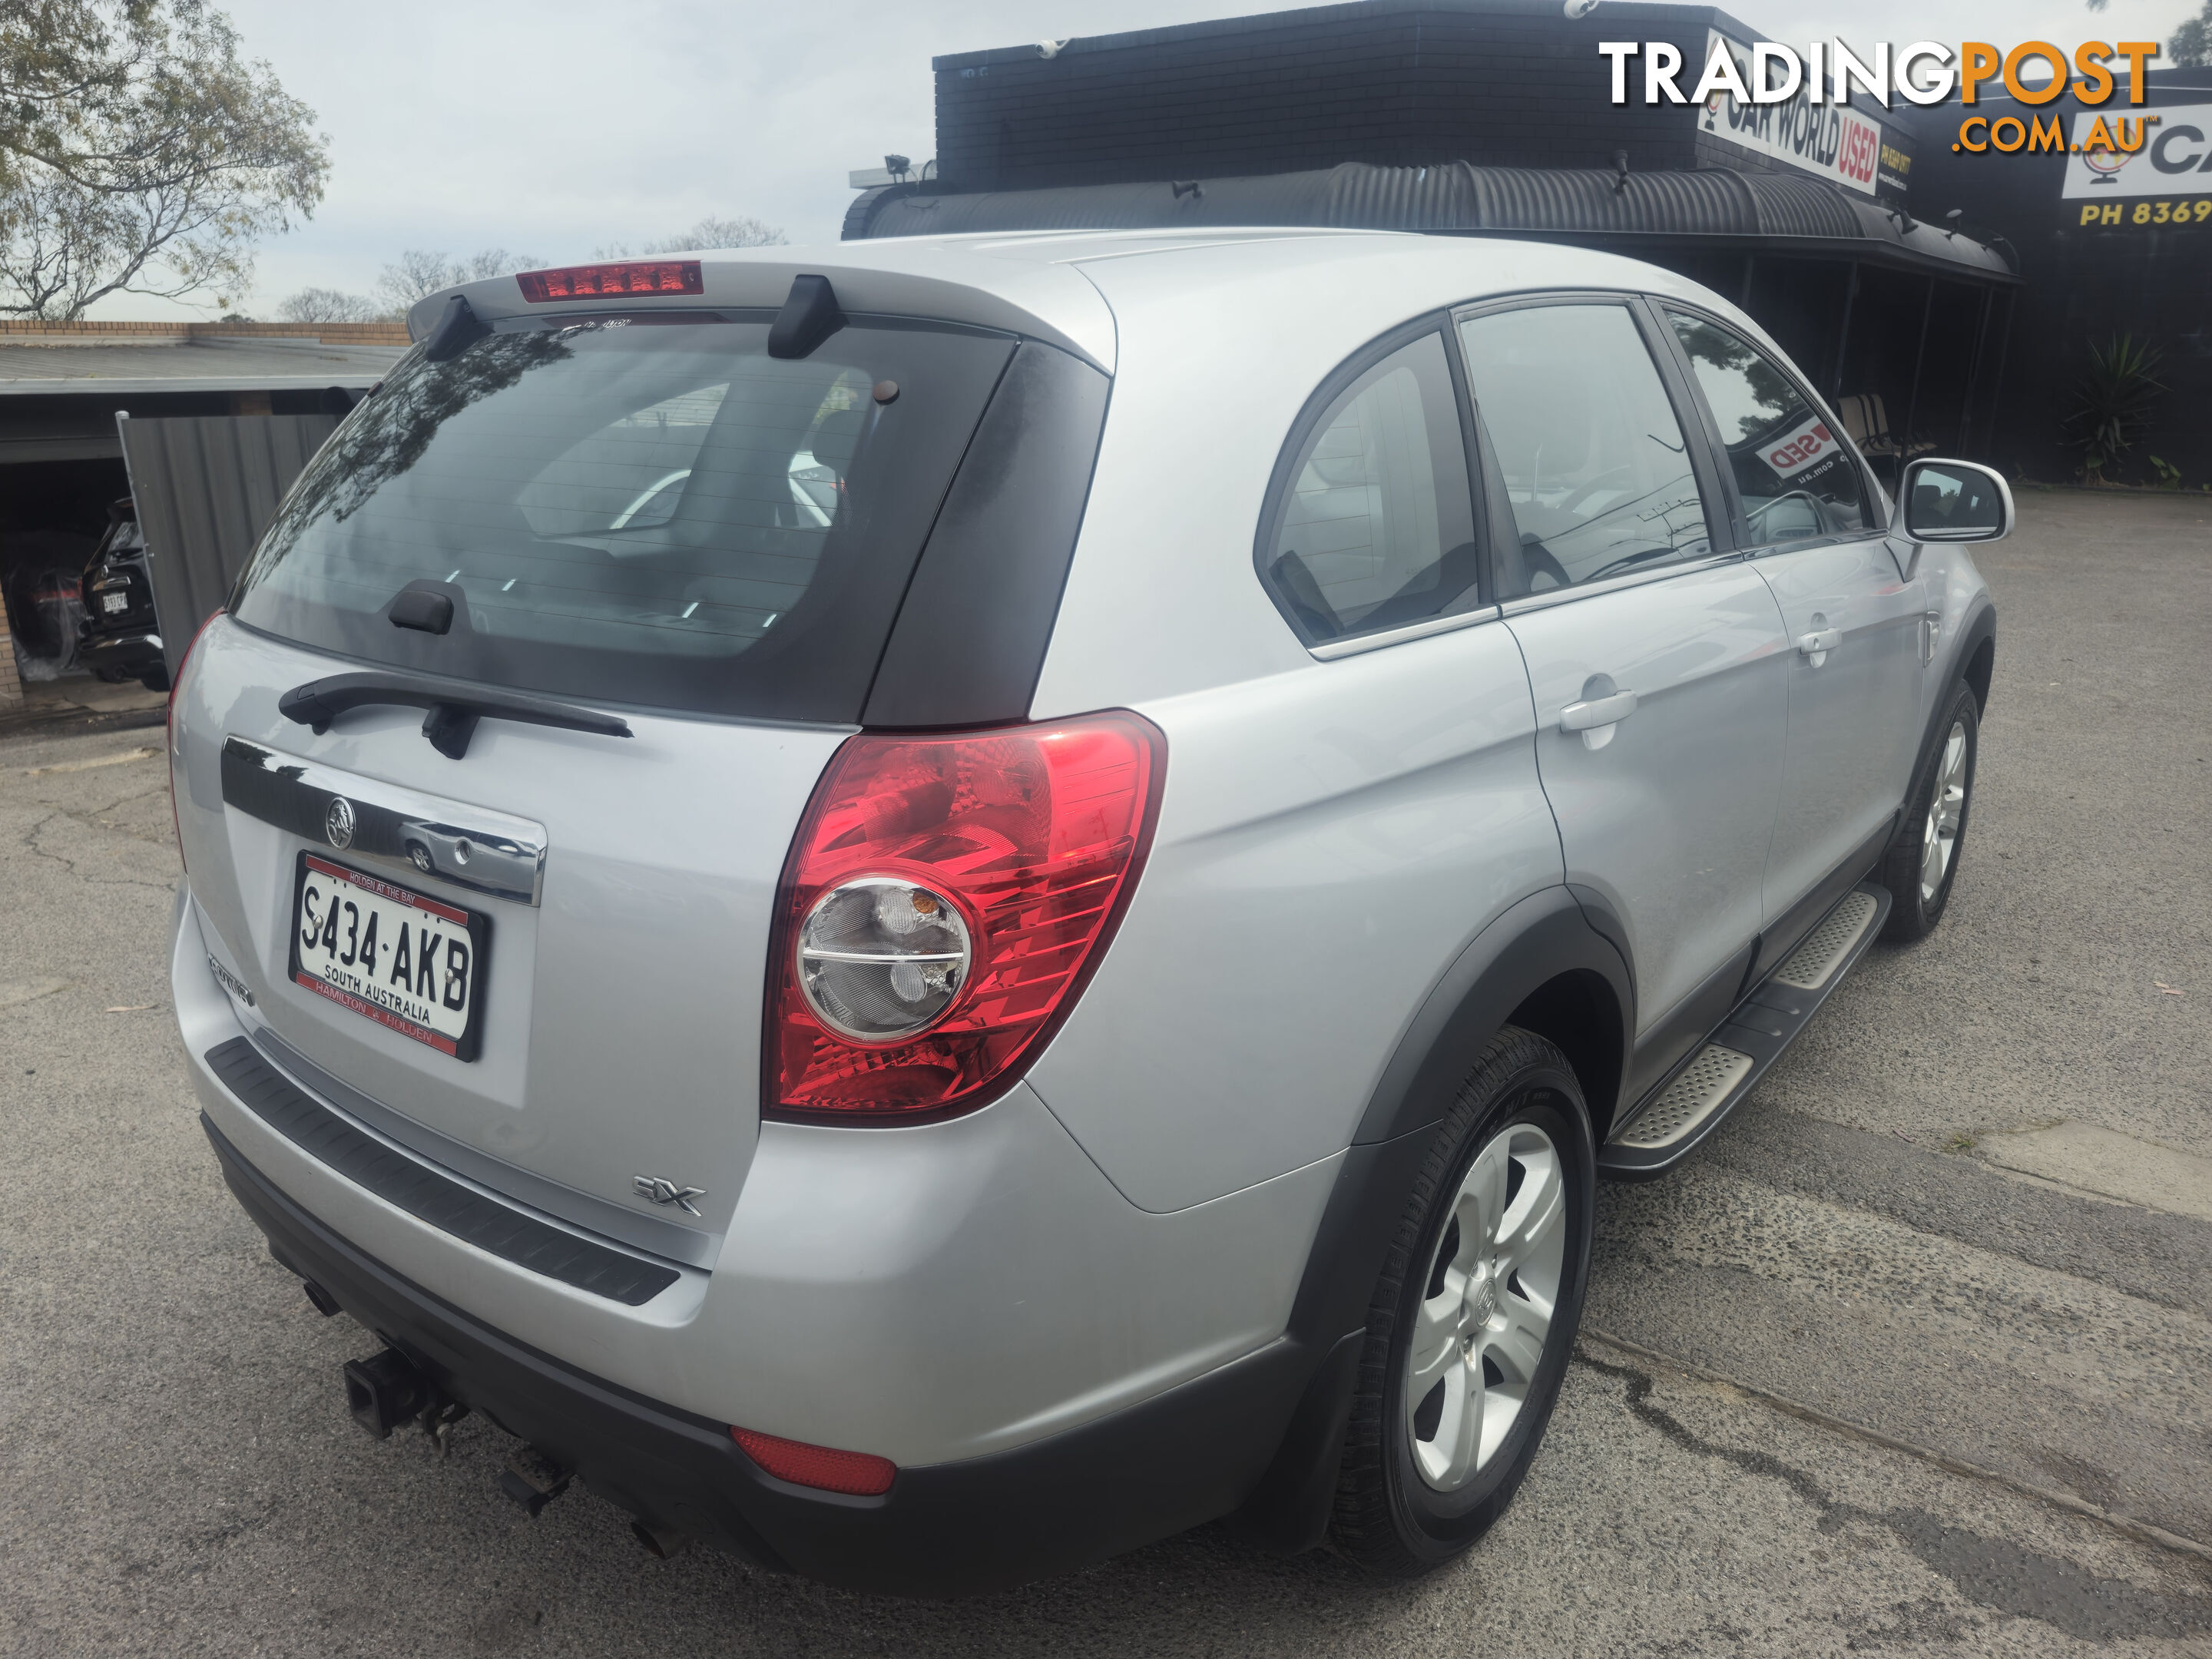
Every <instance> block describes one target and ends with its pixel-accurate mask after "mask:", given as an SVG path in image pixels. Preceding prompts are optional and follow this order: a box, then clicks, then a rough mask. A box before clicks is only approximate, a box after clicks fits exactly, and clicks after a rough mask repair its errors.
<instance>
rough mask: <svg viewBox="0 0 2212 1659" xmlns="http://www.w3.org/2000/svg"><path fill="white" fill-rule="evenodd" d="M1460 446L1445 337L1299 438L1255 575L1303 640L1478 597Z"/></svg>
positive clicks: (1374, 371)
mask: <svg viewBox="0 0 2212 1659" xmlns="http://www.w3.org/2000/svg"><path fill="white" fill-rule="evenodd" d="M1480 557H1481V555H1480V550H1479V549H1478V547H1477V546H1476V544H1475V540H1474V508H1473V506H1472V503H1471V501H1470V498H1469V495H1468V482H1467V448H1466V445H1465V442H1464V441H1463V439H1462V432H1461V428H1460V419H1459V402H1458V399H1457V398H1455V396H1454V395H1453V392H1452V383H1451V368H1450V366H1449V362H1447V360H1446V358H1445V356H1444V343H1443V336H1442V335H1441V334H1427V335H1424V336H1422V337H1420V338H1419V339H1418V340H1415V341H1414V342H1413V343H1412V344H1411V345H1408V346H1406V347H1403V348H1402V349H1399V350H1397V351H1394V352H1392V353H1391V354H1390V356H1388V357H1385V358H1384V359H1383V361H1382V362H1379V363H1377V364H1376V365H1375V366H1374V367H1373V368H1370V369H1369V370H1367V371H1366V372H1365V373H1364V374H1361V375H1360V376H1359V378H1358V380H1354V381H1353V382H1352V384H1351V385H1350V386H1347V387H1346V388H1345V390H1344V391H1343V392H1342V393H1340V395H1339V396H1338V397H1337V398H1336V399H1335V400H1334V402H1333V403H1332V404H1330V405H1329V407H1328V410H1326V411H1325V412H1324V413H1323V414H1322V417H1321V419H1320V420H1319V421H1318V422H1316V423H1315V425H1314V427H1313V429H1312V430H1311V431H1310V433H1308V434H1307V435H1306V437H1305V440H1304V444H1303V446H1302V447H1301V448H1300V450H1299V453H1298V455H1297V467H1296V470H1295V471H1293V472H1292V474H1291V485H1290V489H1289V491H1288V492H1287V494H1286V495H1285V497H1284V499H1283V500H1282V501H1281V502H1280V504H1279V508H1278V512H1277V516H1276V521H1275V524H1274V527H1273V533H1272V534H1271V535H1270V536H1269V537H1268V538H1267V540H1266V541H1265V543H1264V544H1262V546H1261V550H1260V567H1261V575H1262V576H1263V577H1265V578H1266V580H1267V585H1268V586H1269V588H1270V589H1271V590H1272V591H1273V593H1274V595H1275V599H1276V602H1277V604H1279V605H1280V606H1281V607H1282V608H1283V610H1284V611H1285V613H1286V614H1288V615H1289V616H1290V617H1291V620H1292V621H1293V622H1294V623H1296V624H1297V628H1298V631H1299V632H1300V633H1301V634H1302V635H1304V637H1305V639H1306V641H1307V643H1308V644H1311V645H1318V644H1322V643H1323V642H1325V641H1329V640H1334V639H1340V638H1342V637H1343V636H1344V635H1348V634H1367V633H1375V632H1376V631H1378V630H1381V629H1390V628H1402V627H1404V626H1406V625H1407V624H1408V623H1417V622H1425V621H1427V620H1428V619H1429V618H1431V617H1439V616H1443V615H1446V614H1448V613H1449V612H1451V611H1456V610H1465V609H1467V608H1468V607H1469V606H1471V605H1475V604H1477V603H1479V601H1480V594H1479V592H1478V591H1477V581H1478V568H1479V565H1480Z"/></svg>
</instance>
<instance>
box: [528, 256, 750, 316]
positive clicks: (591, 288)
mask: <svg viewBox="0 0 2212 1659" xmlns="http://www.w3.org/2000/svg"><path fill="white" fill-rule="evenodd" d="M514 280H515V281H516V282H517V283H520V284H521V287H522V297H523V298H524V299H526V300H527V301H530V303H531V304H532V305H534V306H542V305H544V304H545V303H546V302H547V301H550V300H598V299H605V298H606V297H608V296H610V295H615V296H620V297H623V298H633V299H634V298H636V297H638V296H641V295H648V294H704V293H705V292H706V291H707V283H706V278H705V277H704V276H702V275H701V274H700V270H699V262H698V261H697V260H696V259H625V260H623V261H622V262H621V263H620V264H607V265H562V267H560V268H559V269H558V270H526V271H523V272H521V273H520V275H518V276H516V277H515V279H514Z"/></svg>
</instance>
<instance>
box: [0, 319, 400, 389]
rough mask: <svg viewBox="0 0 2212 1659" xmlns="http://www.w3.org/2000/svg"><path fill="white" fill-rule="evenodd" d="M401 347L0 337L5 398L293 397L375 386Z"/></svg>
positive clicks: (300, 340)
mask: <svg viewBox="0 0 2212 1659" xmlns="http://www.w3.org/2000/svg"><path fill="white" fill-rule="evenodd" d="M405 350H406V347H405V346H404V345H387V344H383V343H362V342H355V341H346V342H343V343H339V342H326V341H325V340H323V339H320V338H318V337H289V338H273V339H272V338H265V337H264V338H253V337H245V338H240V337H223V336H216V337H192V336H187V335H184V334H178V335H174V336H171V337H166V338H165V337H160V336H154V337H146V336H132V337H127V339H125V340H120V341H116V342H114V343H110V341H109V340H107V339H106V338H87V337H83V336H81V335H76V334H64V333H59V332H57V333H56V334H54V335H52V336H50V337H41V336H39V335H35V334H30V335H26V334H9V335H7V336H4V337H0V397H25V396H53V395H56V394H62V395H70V394H81V393H84V392H94V393H110V392H112V393H116V394H124V393H143V392H288V391H301V392H313V391H319V390H320V389H321V388H323V387H325V386H343V387H345V388H347V389H348V390H349V391H351V390H354V389H356V388H360V387H365V386H373V385H374V384H375V383H376V382H377V381H378V380H381V379H383V378H384V376H385V374H386V373H387V372H388V371H389V370H390V369H391V368H392V364H394V363H395V362H398V361H399V357H400V356H401V354H402V353H403V352H404V351H405Z"/></svg>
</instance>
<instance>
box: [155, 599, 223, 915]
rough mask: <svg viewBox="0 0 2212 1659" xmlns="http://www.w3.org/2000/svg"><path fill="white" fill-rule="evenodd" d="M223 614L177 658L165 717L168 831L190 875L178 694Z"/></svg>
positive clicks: (213, 613)
mask: <svg viewBox="0 0 2212 1659" xmlns="http://www.w3.org/2000/svg"><path fill="white" fill-rule="evenodd" d="M221 615H222V611H210V612H209V614H208V619H207V620H206V621H205V622H204V623H201V624H200V625H199V626H198V627H197V628H196V629H193V630H192V637H191V641H189V642H188V643H187V644H186V645H185V654H184V655H183V656H181V657H179V658H178V659H177V671H176V672H175V673H174V674H172V675H171V676H170V677H169V704H168V713H167V714H166V715H164V716H163V718H162V725H163V726H164V727H165V728H166V731H165V736H166V738H167V744H168V750H169V828H170V829H173V830H174V831H175V832H176V836H177V862H178V863H179V864H180V865H183V866H184V867H185V874H187V875H190V874H191V865H190V864H189V863H186V861H185V826H184V821H183V819H182V818H181V817H179V814H178V811H177V767H178V764H179V763H180V762H181V761H182V760H183V759H184V752H183V751H182V750H180V749H179V748H178V746H177V694H178V693H179V692H180V691H182V690H184V689H185V675H186V674H187V673H188V672H190V671H191V665H192V653H193V652H195V651H197V649H198V648H199V643H200V635H203V634H204V633H206V632H207V631H208V629H210V628H212V627H214V626H215V619H216V617H220V616H221Z"/></svg>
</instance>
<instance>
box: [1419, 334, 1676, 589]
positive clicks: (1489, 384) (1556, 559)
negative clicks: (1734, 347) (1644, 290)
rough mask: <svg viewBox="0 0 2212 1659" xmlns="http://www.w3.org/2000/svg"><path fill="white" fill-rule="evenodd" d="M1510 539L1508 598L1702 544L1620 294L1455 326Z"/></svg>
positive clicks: (1651, 373)
mask: <svg viewBox="0 0 2212 1659" xmlns="http://www.w3.org/2000/svg"><path fill="white" fill-rule="evenodd" d="M1460 340H1461V342H1462V344H1463V345H1464V346H1465V348H1466V350H1467V363H1468V378H1469V379H1470V380H1473V381H1474V404H1475V410H1476V412H1477V413H1478V414H1479V415H1480V416H1481V419H1482V426H1483V430H1484V432H1485V433H1486V435H1488V437H1489V440H1490V442H1491V444H1492V447H1493V448H1494V451H1495V453H1496V454H1497V457H1498V467H1499V470H1500V471H1503V472H1504V475H1505V493H1506V497H1507V499H1508V500H1509V501H1510V502H1511V503H1512V507H1513V521H1514V525H1515V526H1516V529H1517V530H1518V532H1519V533H1520V544H1519V545H1518V546H1517V547H1513V548H1508V549H1506V550H1505V556H1504V558H1502V559H1501V560H1500V561H1499V565H1500V577H1499V584H1500V593H1499V597H1501V598H1504V599H1514V598H1517V597H1519V596H1521V595H1522V594H1527V593H1542V592H1549V591H1551V590H1553V589H1555V588H1561V587H1571V586H1576V585H1577V584H1579V583H1582V582H1593V581H1601V580H1605V579H1606V578H1607V577H1609V576H1620V575H1626V574H1629V573H1630V572H1632V571H1637V570H1643V569H1646V568H1650V567H1652V566H1656V565H1664V564H1671V563H1674V562H1678V561H1680V560H1683V559H1692V558H1699V557H1702V556H1704V555H1705V554H1706V553H1709V552H1711V550H1712V544H1711V539H1710V538H1709V537H1708V534H1707V532H1706V528H1705V501H1704V499H1703V497H1702V496H1701V495H1699V491H1698V480H1697V476H1696V474H1695V473H1693V472H1692V471H1691V468H1690V453H1689V447H1688V445H1687V443H1686V441H1684V439H1683V436H1682V429H1681V427H1680V424H1679V423H1677V422H1676V421H1675V419H1674V405H1673V404H1671V403H1669V402H1668V398H1667V388H1666V386H1665V385H1664V383H1663V382H1662V381H1661V380H1660V378H1659V371H1658V369H1657V368H1656V366H1655V365H1654V364H1653V363H1652V361H1651V354H1650V352H1649V351H1647V350H1645V349H1644V337H1643V336H1642V335H1641V334H1640V333H1638V331H1637V327H1636V322H1635V319H1633V318H1632V317H1631V316H1630V315H1629V313H1628V310H1627V308H1626V307H1625V306H1619V305H1611V304H1607V305H1558V306H1532V307H1527V308H1525V309H1522V310H1518V311H1499V312H1492V313H1487V314H1486V315H1484V316H1480V317H1471V318H1468V319H1467V320H1465V321H1464V322H1462V323H1461V325H1460Z"/></svg>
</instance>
